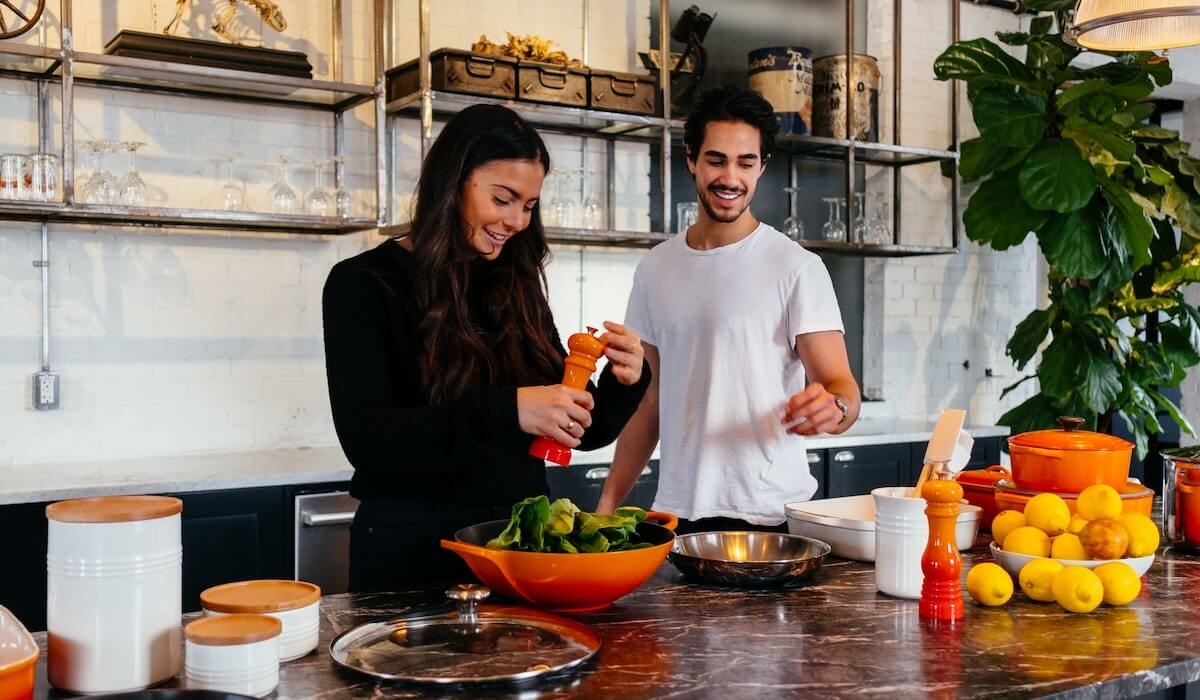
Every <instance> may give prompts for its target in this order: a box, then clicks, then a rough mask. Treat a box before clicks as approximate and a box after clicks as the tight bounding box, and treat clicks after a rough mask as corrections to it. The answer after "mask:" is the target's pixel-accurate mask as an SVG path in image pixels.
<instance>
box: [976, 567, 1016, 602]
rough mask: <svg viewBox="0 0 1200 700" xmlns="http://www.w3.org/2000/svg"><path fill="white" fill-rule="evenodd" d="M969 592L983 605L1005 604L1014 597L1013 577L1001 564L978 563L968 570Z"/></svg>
mask: <svg viewBox="0 0 1200 700" xmlns="http://www.w3.org/2000/svg"><path fill="white" fill-rule="evenodd" d="M967 593H969V594H970V595H971V597H972V598H974V599H975V600H976V601H978V602H979V603H981V604H983V605H988V606H993V607H994V606H997V605H1004V604H1005V603H1007V602H1008V599H1009V598H1012V594H1013V582H1012V577H1011V576H1009V575H1008V572H1007V571H1005V570H1004V569H1003V568H1002V567H1001V566H1000V565H999V564H994V563H992V562H990V561H989V562H984V563H982V564H976V565H975V566H972V567H971V570H970V571H968V572H967Z"/></svg>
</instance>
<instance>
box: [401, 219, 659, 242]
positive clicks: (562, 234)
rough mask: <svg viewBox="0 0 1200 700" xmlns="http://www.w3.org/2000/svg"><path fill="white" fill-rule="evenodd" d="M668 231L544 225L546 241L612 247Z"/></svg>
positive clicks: (654, 237)
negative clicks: (613, 229) (603, 229)
mask: <svg viewBox="0 0 1200 700" xmlns="http://www.w3.org/2000/svg"><path fill="white" fill-rule="evenodd" d="M410 228H411V226H410V225H409V224H408V223H407V222H406V223H403V224H395V225H393V226H383V227H381V228H380V229H379V235H381V236H388V237H392V236H403V235H405V234H407V233H408V232H409V230H410ZM672 237H674V234H670V233H658V232H653V231H599V230H596V229H586V228H559V227H556V226H547V227H546V242H548V243H558V244H562V245H586V246H608V247H614V248H653V247H654V246H656V245H658V244H659V243H662V242H663V241H665V240H667V239H668V238H672Z"/></svg>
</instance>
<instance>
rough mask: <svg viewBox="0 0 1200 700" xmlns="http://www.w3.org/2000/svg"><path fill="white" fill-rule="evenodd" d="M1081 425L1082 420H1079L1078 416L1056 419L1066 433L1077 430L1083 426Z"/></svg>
mask: <svg viewBox="0 0 1200 700" xmlns="http://www.w3.org/2000/svg"><path fill="white" fill-rule="evenodd" d="M1083 423H1084V420H1083V419H1082V418H1080V417H1079V416H1059V417H1058V424H1059V425H1061V426H1062V429H1063V430H1065V431H1067V432H1068V433H1069V432H1072V431H1074V430H1078V429H1079V426H1081V425H1083Z"/></svg>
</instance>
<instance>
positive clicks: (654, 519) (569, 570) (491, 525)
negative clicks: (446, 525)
mask: <svg viewBox="0 0 1200 700" xmlns="http://www.w3.org/2000/svg"><path fill="white" fill-rule="evenodd" d="M678 523H679V520H678V519H677V518H676V517H675V516H673V515H669V514H667V513H656V512H650V513H647V514H646V520H645V521H643V522H641V523H639V524H638V526H637V532H638V535H640V537H641V539H642V541H644V542H649V543H650V544H651V546H650V547H643V548H641V549H627V550H623V551H619V552H598V553H582V554H559V553H550V552H521V551H517V550H511V549H489V548H488V547H487V546H486V545H487V543H488V541H489V540H491V539H493V538H494V537H496V536H497V535H499V534H500V532H501V531H502V530H503V529H504V528H505V526H507V525H508V521H507V520H491V521H489V522H486V523H479V524H478V525H472V526H470V527H465V528H463V529H461V530H459V531H458V532H456V533H454V540H442V547H444V548H446V549H449V550H450V551H452V552H455V553H456V554H458V555H459V556H460V557H462V558H463V560H464V561H466V563H467V566H469V567H471V571H473V572H474V573H475V575H476V576H477V577H479V580H480V581H482V582H483V584H484V585H485V586H487V587H488V588H490V589H492V590H493V591H495V592H496V593H499V594H501V595H504V596H507V597H509V598H513V599H516V600H523V601H525V602H527V603H531V604H533V605H536V606H538V607H540V608H545V609H546V610H552V611H554V612H560V613H587V612H595V611H597V610H603V609H605V608H607V607H608V606H610V605H612V603H613V601H615V600H616V599H617V598H620V597H621V596H623V595H625V594H627V593H630V592H632V591H633V590H634V589H636V588H637V587H638V586H641V585H642V584H643V583H645V582H646V580H647V579H649V578H650V577H651V576H652V575H654V572H655V571H656V570H658V567H659V566H661V565H662V563H663V561H665V560H666V558H667V552H668V551H670V549H671V544H672V542H674V541H675V532H674V530H675V526H676V525H677V524H678Z"/></svg>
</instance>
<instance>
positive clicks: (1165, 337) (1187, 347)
mask: <svg viewBox="0 0 1200 700" xmlns="http://www.w3.org/2000/svg"><path fill="white" fill-rule="evenodd" d="M1158 333H1159V338H1161V342H1162V347H1163V351H1164V352H1166V354H1167V360H1168V361H1169V362H1172V363H1174V364H1176V365H1179V366H1181V367H1183V368H1188V367H1191V366H1193V365H1195V364H1196V363H1197V362H1200V344H1198V343H1196V342H1194V338H1193V337H1192V335H1191V334H1189V333H1188V332H1187V331H1186V330H1185V329H1182V328H1180V327H1179V326H1177V325H1175V324H1173V323H1164V324H1161V325H1159V327H1158Z"/></svg>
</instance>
